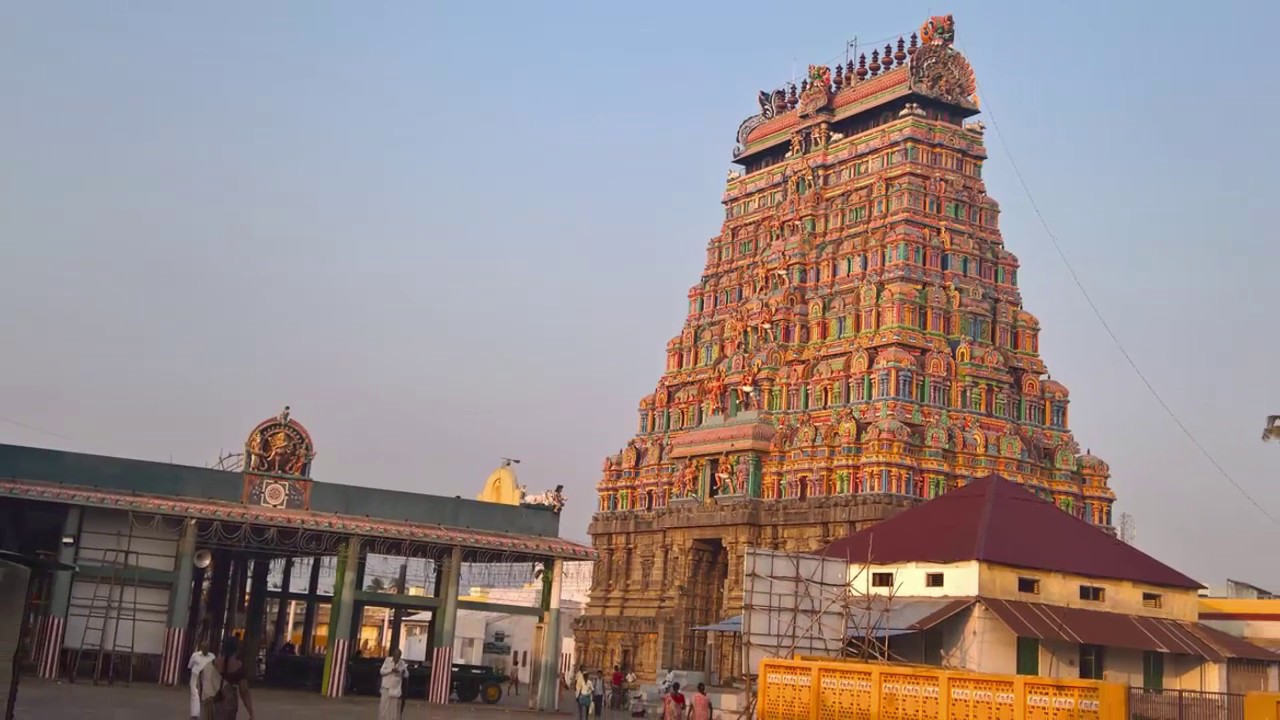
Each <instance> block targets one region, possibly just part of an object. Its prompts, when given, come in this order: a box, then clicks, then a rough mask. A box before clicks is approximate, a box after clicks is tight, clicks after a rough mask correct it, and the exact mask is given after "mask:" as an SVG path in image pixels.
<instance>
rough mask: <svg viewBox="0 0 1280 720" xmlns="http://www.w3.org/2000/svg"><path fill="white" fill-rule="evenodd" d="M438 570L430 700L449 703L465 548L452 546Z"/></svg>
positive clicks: (428, 693) (428, 694)
mask: <svg viewBox="0 0 1280 720" xmlns="http://www.w3.org/2000/svg"><path fill="white" fill-rule="evenodd" d="M442 565H443V567H442V568H441V569H440V570H438V571H437V573H438V574H439V577H440V606H439V608H438V609H437V610H435V611H433V612H432V615H433V616H435V618H434V619H435V622H434V623H432V631H433V634H432V647H433V648H434V649H433V650H432V652H431V681H430V685H429V686H428V689H427V702H428V703H429V704H430V703H434V704H436V705H447V704H448V703H449V694H450V692H451V691H452V689H453V636H454V627H455V626H456V625H457V622H458V590H459V582H460V580H461V578H462V548H453V550H452V551H451V552H450V553H449V559H448V560H446V561H444V562H443V563H442Z"/></svg>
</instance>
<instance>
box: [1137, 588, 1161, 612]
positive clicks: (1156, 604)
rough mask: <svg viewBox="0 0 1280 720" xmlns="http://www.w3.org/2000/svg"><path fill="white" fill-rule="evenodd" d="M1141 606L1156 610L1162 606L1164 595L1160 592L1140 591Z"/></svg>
mask: <svg viewBox="0 0 1280 720" xmlns="http://www.w3.org/2000/svg"><path fill="white" fill-rule="evenodd" d="M1142 607H1144V608H1152V609H1155V610H1158V609H1160V608H1162V607H1164V597H1163V596H1162V595H1161V594H1160V593H1149V592H1144V593H1142Z"/></svg>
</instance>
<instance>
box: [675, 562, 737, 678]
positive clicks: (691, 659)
mask: <svg viewBox="0 0 1280 720" xmlns="http://www.w3.org/2000/svg"><path fill="white" fill-rule="evenodd" d="M728 577H729V554H728V552H727V551H726V550H725V547H724V542H723V541H721V540H720V539H719V538H712V539H705V540H694V541H693V545H692V546H691V547H690V550H689V574H688V576H687V578H686V579H685V588H686V594H685V602H686V603H687V605H686V613H685V620H686V625H685V628H684V634H683V642H682V647H681V653H680V660H681V662H680V667H682V668H684V669H690V670H693V669H701V668H702V667H704V666H705V663H706V660H707V642H706V639H705V637H704V636H703V633H701V632H697V631H695V630H693V628H696V627H703V626H706V625H711V624H713V623H715V622H717V621H719V620H720V619H721V617H720V615H721V613H722V612H723V611H724V590H725V582H726V581H727V580H728Z"/></svg>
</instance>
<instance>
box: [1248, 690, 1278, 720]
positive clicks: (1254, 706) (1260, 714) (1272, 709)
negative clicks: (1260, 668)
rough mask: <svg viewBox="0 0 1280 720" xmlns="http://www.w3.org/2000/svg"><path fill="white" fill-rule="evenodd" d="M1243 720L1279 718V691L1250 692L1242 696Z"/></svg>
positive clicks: (1272, 719) (1271, 719)
mask: <svg viewBox="0 0 1280 720" xmlns="http://www.w3.org/2000/svg"><path fill="white" fill-rule="evenodd" d="M1244 717H1245V720H1280V693H1265V692H1251V693H1249V694H1247V695H1245V696H1244Z"/></svg>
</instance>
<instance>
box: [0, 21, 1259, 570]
mask: <svg viewBox="0 0 1280 720" xmlns="http://www.w3.org/2000/svg"><path fill="white" fill-rule="evenodd" d="M930 12H932V13H934V14H937V13H940V12H952V13H954V14H955V16H956V22H957V30H958V44H959V45H960V46H961V47H962V49H963V50H964V51H965V52H966V54H967V55H968V56H969V59H970V60H971V62H972V63H973V65H974V66H975V68H976V70H977V73H978V81H979V83H980V86H981V94H982V97H983V100H984V103H985V105H986V106H987V107H988V108H989V109H991V110H992V111H993V112H994V113H995V120H996V121H997V122H998V124H999V127H1000V130H1001V131H1002V134H1003V137H1004V139H1005V140H1006V141H1007V142H1008V148H1006V147H1004V146H1003V145H1002V144H1001V142H1000V140H999V137H998V136H997V135H996V134H995V133H994V132H993V131H992V130H991V128H990V125H991V117H990V116H988V117H986V118H985V119H986V120H987V123H988V126H989V130H988V142H989V144H990V146H991V155H992V160H991V162H990V163H989V164H988V166H987V169H986V172H985V176H986V178H987V180H988V184H989V189H990V192H991V194H992V195H993V196H994V197H995V198H996V199H998V200H999V201H1000V202H1001V203H1002V205H1003V208H1004V215H1003V218H1002V225H1003V230H1004V235H1005V239H1006V243H1007V245H1008V247H1009V248H1010V249H1012V250H1013V251H1014V252H1016V253H1017V254H1018V255H1019V256H1020V258H1021V260H1022V263H1023V270H1022V272H1021V273H1020V279H1021V284H1022V286H1023V288H1024V295H1025V299H1026V306H1027V308H1028V309H1029V310H1031V311H1032V312H1034V313H1036V314H1037V315H1039V317H1040V318H1041V320H1042V322H1043V326H1044V328H1045V330H1044V335H1043V338H1042V343H1041V349H1042V351H1043V354H1044V356H1045V359H1046V361H1047V363H1048V365H1049V368H1050V370H1051V371H1052V373H1053V376H1054V378H1055V379H1059V380H1062V381H1064V382H1066V383H1067V384H1068V386H1069V387H1070V388H1071V390H1072V400H1073V403H1072V425H1073V427H1074V429H1075V432H1076V435H1077V437H1078V438H1079V440H1080V443H1081V445H1082V446H1084V447H1089V448H1092V449H1093V451H1094V452H1095V453H1096V454H1098V455H1100V456H1102V457H1104V458H1106V459H1107V460H1109V461H1110V463H1111V466H1112V469H1113V473H1114V479H1113V484H1114V487H1115V489H1116V491H1117V492H1118V493H1119V495H1120V499H1121V502H1120V508H1119V509H1120V510H1124V511H1128V512H1130V513H1132V514H1133V515H1134V516H1135V517H1136V519H1137V529H1138V540H1139V545H1140V546H1141V547H1143V548H1144V549H1146V550H1148V551H1150V552H1152V553H1154V554H1156V555H1157V556H1158V557H1160V558H1162V559H1164V560H1166V561H1167V562H1170V563H1172V564H1174V565H1176V566H1177V567H1179V568H1180V569H1182V570H1184V571H1186V572H1188V573H1190V574H1192V575H1194V576H1195V577H1197V578H1199V579H1201V580H1203V581H1205V582H1218V581H1220V580H1221V579H1222V578H1223V577H1224V576H1226V575H1230V576H1232V577H1238V578H1241V579H1248V580H1252V581H1255V582H1258V583H1262V584H1271V585H1273V586H1278V589H1280V565H1277V563H1276V562H1274V560H1273V559H1272V558H1271V555H1272V554H1273V553H1271V552H1270V549H1271V548H1274V547H1276V545H1277V543H1278V542H1280V527H1277V526H1276V525H1274V524H1272V523H1271V522H1270V521H1268V520H1267V519H1266V518H1265V517H1264V516H1263V515H1262V514H1260V513H1259V512H1258V511H1256V510H1255V509H1253V508H1252V507H1250V506H1249V504H1248V503H1247V502H1246V501H1245V500H1243V499H1242V498H1241V496H1240V495H1239V494H1237V493H1236V492H1235V491H1234V490H1233V489H1231V488H1230V486H1229V485H1228V484H1227V483H1226V481H1225V480H1223V479H1222V478H1221V477H1220V476H1219V475H1218V474H1217V473H1216V471H1215V470H1214V469H1213V468H1212V467H1211V466H1210V465H1209V464H1208V463H1207V462H1206V461H1205V460H1204V459H1203V458H1202V457H1200V456H1199V454H1198V453H1197V451H1196V450H1195V449H1194V447H1193V446H1192V445H1191V444H1190V443H1189V442H1188V441H1187V440H1186V438H1185V437H1184V436H1183V435H1182V434H1181V433H1180V431H1179V430H1178V429H1177V428H1176V426H1175V425H1174V424H1173V423H1172V422H1171V421H1170V420H1169V419H1168V418H1167V416H1165V415H1164V414H1163V412H1162V411H1161V410H1160V408H1159V406H1158V405H1157V404H1156V403H1155V402H1154V401H1153V400H1152V398H1151V397H1150V395H1149V394H1148V393H1147V391H1146V390H1145V389H1143V388H1142V387H1141V385H1140V383H1139V381H1138V379H1137V378H1136V377H1135V376H1134V374H1133V372H1132V371H1131V370H1130V369H1129V367H1128V366H1127V365H1126V363H1125V362H1124V360H1123V358H1122V357H1121V356H1120V354H1119V353H1118V352H1117V351H1116V349H1115V348H1114V347H1113V346H1112V345H1111V344H1110V342H1109V340H1108V339H1107V336H1106V334H1105V332H1104V331H1103V329H1102V328H1101V327H1100V326H1099V324H1098V322H1097V321H1096V320H1095V319H1094V317H1093V316H1092V314H1091V312H1090V310H1089V309H1088V307H1087V305H1086V304H1085V302H1084V301H1083V300H1082V298H1081V296H1080V294H1079V292H1078V291H1077V290H1076V289H1075V287H1074V285H1073V284H1072V283H1071V281H1070V278H1069V276H1068V275H1067V273H1066V271H1065V269H1064V267H1063V265H1062V263H1061V261H1060V260H1059V259H1058V258H1057V256H1056V254H1055V253H1054V251H1053V249H1052V246H1051V245H1050V243H1049V241H1048V239H1047V237H1046V236H1045V234H1044V232H1043V230H1042V229H1041V227H1040V225H1039V224H1038V221H1037V220H1036V218H1035V215H1034V213H1033V212H1032V210H1031V208H1030V205H1029V203H1028V201H1027V198H1026V196H1025V195H1024V193H1023V192H1022V190H1021V187H1020V186H1019V185H1018V183H1017V180H1016V177H1015V176H1014V174H1013V171H1012V169H1011V167H1010V163H1009V151H1011V152H1012V156H1013V158H1014V159H1015V160H1016V162H1017V164H1018V165H1019V166H1020V167H1021V169H1022V171H1023V173H1024V175H1025V176H1026V179H1027V181H1028V183H1029V184H1030V186H1031V189H1032V192H1033V193H1034V196H1035V198H1036V201H1037V202H1038V203H1039V205H1040V207H1041V209H1042V210H1043V211H1044V213H1045V215H1046V216H1047V218H1048V220H1049V222H1050V224H1051V226H1052V227H1053V229H1054V230H1055V232H1056V233H1057V234H1058V236H1059V237H1060V238H1061V240H1062V243H1063V245H1064V247H1065V248H1066V250H1067V252H1068V254H1069V256H1070V258H1071V259H1072V261H1073V263H1074V265H1075V267H1076V268H1077V270H1078V271H1079V273H1080V275H1081V276H1082V278H1083V281H1084V283H1085V284H1086V285H1087V287H1088V288H1089V290H1090V291H1091V292H1092V293H1093V295H1094V297H1095V299H1096V301H1097V302H1098V303H1099V305H1100V306H1101V308H1102V309H1103V312H1104V313H1105V315H1106V317H1107V318H1108V319H1109V321H1110V322H1111V323H1112V325H1113V327H1114V329H1115V331H1116V332H1117V333H1118V335H1119V336H1120V337H1121V338H1122V339H1123V341H1124V342H1125V343H1126V344H1127V346H1128V348H1129V350H1130V352H1131V353H1132V355H1133V357H1134V358H1135V359H1136V361H1137V362H1138V363H1139V365H1140V366H1141V367H1142V368H1143V369H1144V371H1145V372H1146V373H1147V374H1148V376H1149V377H1150V379H1151V381H1152V382H1153V383H1154V384H1155V385H1156V386H1157V387H1158V388H1159V389H1160V390H1161V391H1163V392H1164V393H1165V396H1166V398H1167V400H1168V402H1169V403H1170V404H1171V406H1172V407H1173V408H1174V409H1175V410H1176V411H1177V412H1178V414H1179V415H1180V416H1181V418H1182V419H1183V421H1184V422H1185V423H1186V425H1187V427H1188V428H1190V430H1191V431H1192V432H1193V433H1194V434H1195V435H1196V437H1197V438H1199V439H1200V441H1201V442H1203V443H1204V444H1205V446H1206V447H1208V448H1209V449H1210V451H1211V452H1212V453H1213V454H1214V455H1215V456H1216V457H1217V458H1218V459H1219V460H1220V461H1221V462H1222V463H1223V465H1224V466H1225V467H1226V468H1227V470H1228V471H1230V472H1231V473H1232V475H1234V476H1235V478H1236V479H1237V480H1238V481H1239V482H1240V483H1241V484H1242V485H1243V486H1244V487H1245V488H1247V489H1248V490H1249V491H1250V492H1252V493H1253V494H1255V496H1256V497H1257V498H1258V499H1259V501H1260V502H1262V503H1263V504H1264V506H1266V507H1267V508H1268V510H1269V511H1270V512H1271V513H1272V514H1273V515H1275V516H1277V517H1280V488H1278V487H1277V482H1276V481H1277V480H1278V479H1280V446H1275V445H1272V446H1267V445H1263V444H1262V443H1261V442H1260V440H1259V435H1260V433H1261V430H1262V422H1263V418H1264V416H1265V415H1267V414H1268V413H1274V412H1280V373H1277V370H1276V368H1277V357H1278V356H1280V339H1278V338H1277V329H1280V315H1278V314H1277V313H1280V306H1278V305H1277V295H1276V292H1277V291H1276V277H1277V271H1278V270H1280V245H1277V243H1276V230H1275V228H1276V220H1275V218H1274V208H1275V207H1276V201H1275V197H1276V195H1277V191H1280V181H1278V180H1277V167H1280V153H1278V152H1277V149H1276V148H1277V145H1276V143H1277V140H1276V138H1275V132H1274V127H1275V124H1276V118H1277V117H1280V101H1278V100H1277V92H1276V91H1277V89H1278V86H1280V81H1277V77H1280V61H1278V60H1277V56H1276V54H1275V52H1274V50H1273V49H1272V47H1273V45H1274V42H1275V30H1276V28H1277V27H1280V11H1278V10H1277V3H1263V2H1257V3H1252V4H1250V3H1231V2H1218V3H1211V4H1190V3H1139V2H1123V3H1115V2H1101V1H1089V2H1072V3H1023V2H999V3H997V2H981V3H979V2H957V3H955V4H954V5H951V6H947V7H943V6H941V5H938V4H936V0H933V3H930V4H925V3H869V4H868V3H862V4H850V3H839V2H810V3H803V4H795V3H781V2H758V1H746V2H735V3H715V4H713V3H689V2H685V3H665V2H654V3H605V2H580V3H579V2H538V3H531V2H521V3H515V2H511V3H430V2H428V3H410V2H402V3H393V2H382V3H360V4H354V3H319V2H283V1H281V2H271V3H259V2H227V3H218V4H216V5H201V4H198V3H176V4H175V3H161V2H151V3H143V2H133V3H72V2H54V1H52V0H51V1H48V2H27V3H9V4H7V5H5V6H4V7H3V8H2V9H0V97H3V109H0V167H3V172H0V307H3V308H4V312H3V313H0V334H2V337H3V338H4V345H3V347H4V350H3V353H0V369H2V370H3V372H0V417H3V418H4V419H5V420H3V421H0V441H5V442H14V443H26V444H39V445H49V446H55V447H64V448H70V449H76V450H82V451H87V452H98V453H106V454H118V455H126V456H137V457H147V458H156V459H163V460H167V459H169V458H172V459H173V460H174V461H177V462H183V463H192V464H203V463H206V462H209V461H212V460H213V459H214V458H216V457H217V455H218V454H219V450H220V449H222V448H233V447H236V446H238V445H240V444H242V443H243V440H244V435H245V434H246V433H247V432H248V430H249V429H250V428H251V427H252V426H253V425H254V424H255V423H256V422H257V421H259V420H260V419H262V418H263V417H265V416H267V415H271V414H274V413H276V412H278V411H279V409H280V408H281V407H282V406H283V405H285V404H290V405H292V406H293V412H294V416H295V417H297V418H298V419H300V420H301V421H302V422H304V423H305V424H307V425H308V427H309V428H310V429H311V431H312V433H313V434H314V436H315V437H316V439H317V443H318V447H319V453H320V454H319V457H318V459H317V461H316V463H315V474H316V475H317V477H319V478H321V479H324V480H330V481H336V482H344V483H351V484H367V485H374V486H383V487H393V488H403V489H412V490H418V491H422V492H431V493H442V494H448V495H454V494H460V495H464V496H469V495H473V494H474V493H475V492H476V491H478V489H479V485H480V483H481V481H482V480H483V479H484V477H485V476H486V475H487V474H488V472H489V471H490V470H491V469H492V468H493V467H494V466H495V465H496V463H497V462H498V458H499V457H500V456H503V455H507V456H514V457H518V458H521V459H523V460H524V464H522V465H521V466H520V472H521V478H522V479H523V481H524V482H526V483H527V484H528V485H529V486H530V487H531V489H532V490H535V491H536V490H540V489H542V488H544V487H549V486H551V485H554V484H556V483H561V482H562V483H564V484H565V485H566V487H567V488H568V492H569V496H570V505H569V508H568V509H567V510H566V514H565V516H564V532H565V534H566V535H568V536H572V537H579V538H581V537H584V536H585V527H586V522H587V519H588V516H589V512H590V510H591V509H592V508H593V507H594V504H595V499H594V495H593V491H592V488H593V486H594V483H595V481H596V480H597V478H598V474H599V469H600V465H601V462H602V459H603V458H604V456H605V455H606V454H608V453H612V452H615V451H617V449H618V448H620V447H621V446H622V444H623V443H625V442H626V440H627V439H628V438H629V437H630V436H631V434H632V433H633V432H634V429H635V426H636V404H637V402H638V401H639V399H640V398H641V397H642V396H643V395H645V394H646V393H648V392H651V391H652V389H653V387H654V385H655V383H656V381H657V379H658V376H659V373H660V371H661V369H662V366H663V361H664V356H663V355H664V354H663V349H664V345H665V343H666V341H667V340H668V339H669V338H670V337H672V336H673V335H675V334H676V333H677V332H678V331H679V329H680V325H681V322H682V320H683V315H684V310H685V293H686V291H687V289H688V287H689V286H690V285H691V284H693V283H694V282H696V281H697V279H698V276H699V273H700V271H701V268H702V265H703V261H704V259H705V245H706V242H707V239H708V238H710V237H711V236H712V235H714V234H715V233H717V232H718V230H719V226H720V221H721V219H722V217H723V215H722V211H721V208H720V205H719V198H720V194H721V192H722V190H723V183H724V178H725V171H726V169H727V168H728V167H729V164H728V158H729V152H730V148H731V147H732V144H733V137H734V132H735V130H736V128H737V126H738V123H739V122H741V120H742V119H743V118H744V117H746V116H747V115H749V114H751V113H752V112H754V111H755V110H756V106H755V95H756V92H757V91H758V90H760V89H763V88H766V87H770V88H771V87H774V86H776V85H777V84H779V83H781V82H783V81H785V80H787V79H788V78H789V76H790V73H791V68H792V63H793V58H794V61H795V63H796V66H797V68H798V69H800V68H803V67H804V66H805V65H806V64H808V63H811V62H823V61H829V60H832V59H835V58H836V57H838V56H842V51H843V47H844V43H845V42H846V40H848V39H850V38H852V37H854V36H855V35H857V36H859V37H860V38H862V40H863V42H864V43H865V42H866V41H869V40H877V39H881V38H884V37H885V36H888V35H890V34H895V35H896V34H897V33H907V32H910V31H911V30H912V29H913V28H915V27H917V26H918V25H919V24H920V23H921V22H922V21H923V20H924V19H925V18H926V17H927V16H928V15H929V14H930ZM1267 208H1271V209H1270V210H1268V209H1267ZM15 422H16V423H23V424H25V425H27V426H31V427H34V428H38V430H34V429H29V428H27V427H23V426H21V425H18V424H15ZM51 433H52V434H51Z"/></svg>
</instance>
